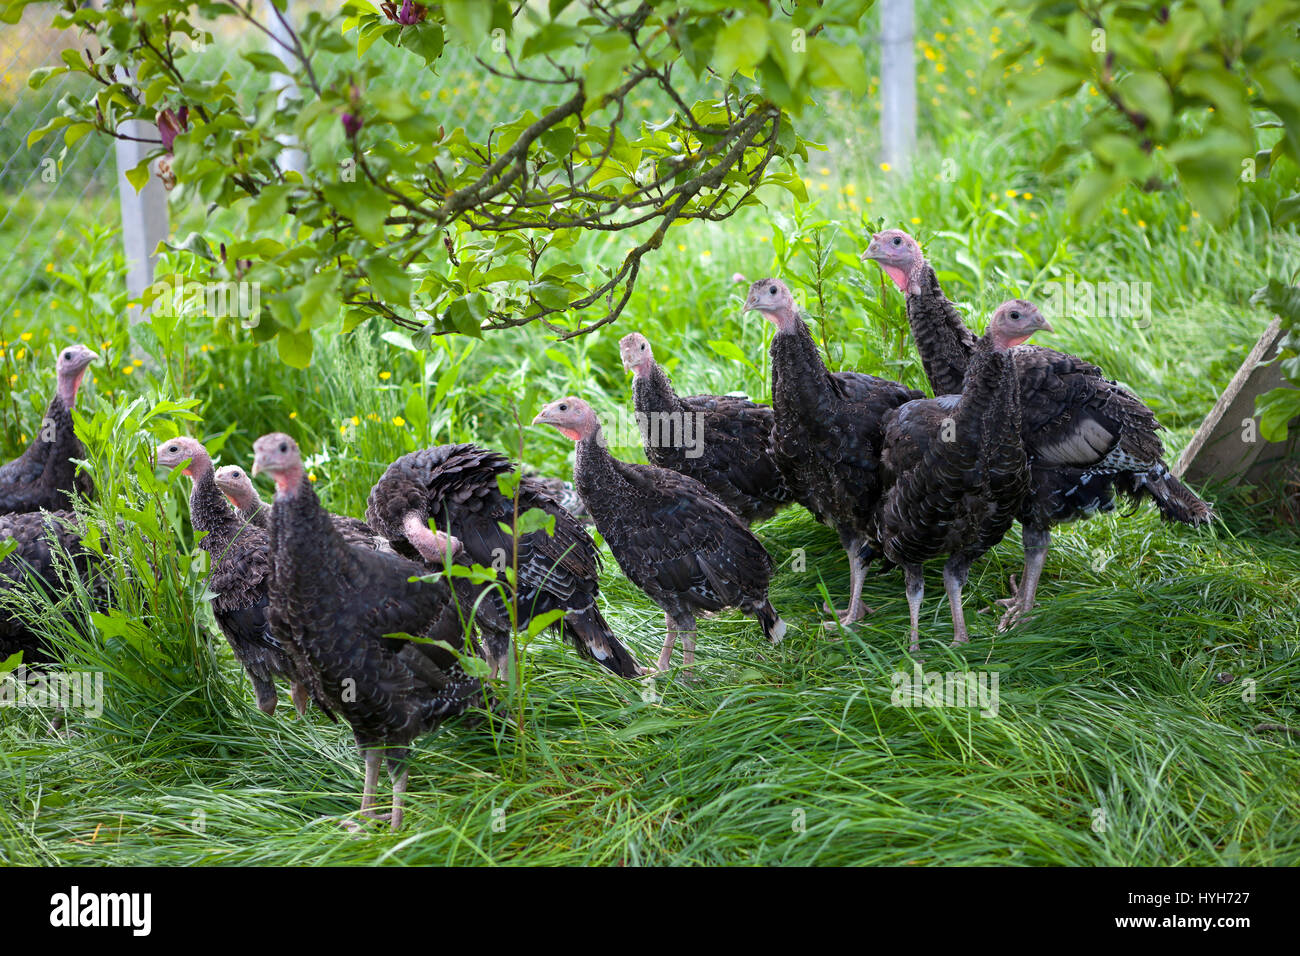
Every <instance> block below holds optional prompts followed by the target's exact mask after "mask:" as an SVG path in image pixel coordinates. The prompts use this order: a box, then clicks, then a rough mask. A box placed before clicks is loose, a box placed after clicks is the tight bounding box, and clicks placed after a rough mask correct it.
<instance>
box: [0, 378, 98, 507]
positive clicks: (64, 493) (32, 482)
mask: <svg viewBox="0 0 1300 956" xmlns="http://www.w3.org/2000/svg"><path fill="white" fill-rule="evenodd" d="M85 457H86V449H85V447H84V446H83V445H82V444H81V440H80V439H78V438H77V433H76V431H75V430H74V428H73V426H72V414H71V413H70V412H69V411H68V407H67V406H66V405H65V404H64V403H63V399H61V398H60V397H59V396H58V395H56V396H54V398H53V399H51V400H50V404H49V407H48V408H47V409H46V412H45V419H44V421H43V422H42V423H41V429H40V433H39V434H37V436H36V438H35V439H34V440H33V441H32V443H31V445H29V446H28V447H27V450H26V451H24V452H23V454H22V455H20V456H19V457H18V458H16V459H15V460H13V461H11V462H9V463H8V464H6V465H4V466H0V514H6V513H9V512H31V511H39V510H40V509H42V508H44V509H47V510H59V509H67V508H70V507H71V506H72V497H73V494H74V493H80V494H81V495H83V496H90V495H92V494H93V493H94V484H93V482H92V481H91V480H90V476H89V475H86V474H85V473H80V474H79V473H78V472H77V466H76V464H75V462H74V459H84V458H85Z"/></svg>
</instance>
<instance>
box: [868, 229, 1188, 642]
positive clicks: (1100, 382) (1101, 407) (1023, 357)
mask: <svg viewBox="0 0 1300 956" xmlns="http://www.w3.org/2000/svg"><path fill="white" fill-rule="evenodd" d="M864 258H869V259H873V260H875V261H876V262H877V263H879V264H880V265H881V267H882V268H884V269H885V271H886V272H887V273H888V274H889V275H890V277H891V278H892V279H893V280H894V281H895V283H897V284H898V286H899V288H900V289H901V290H902V291H903V292H904V294H905V295H906V296H907V316H908V322H909V324H910V325H911V327H912V334H913V336H914V337H915V339H916V343H917V349H918V351H919V352H920V354H921V360H922V363H923V364H924V366H925V370H926V375H927V376H928V377H929V379H930V384H931V386H932V387H933V388H934V390H935V394H936V395H938V394H946V393H951V392H956V391H960V388H961V385H960V383H961V381H962V379H963V377H964V376H965V374H966V368H967V364H968V362H969V357H970V354H971V346H972V343H973V342H974V341H975V339H974V336H973V335H972V334H971V333H970V331H969V330H968V329H966V328H965V325H964V324H962V323H961V321H960V315H959V313H958V312H957V309H956V307H955V306H954V305H953V304H952V303H951V302H949V301H948V299H947V297H946V296H945V295H944V294H943V289H942V288H941V287H940V285H939V281H938V279H937V278H935V275H934V270H933V269H931V268H930V266H929V264H928V263H927V262H926V261H925V258H924V257H923V256H922V255H921V249H920V247H919V246H918V245H917V244H916V241H915V240H914V239H912V237H911V236H908V235H907V233H905V232H902V231H901V230H896V229H894V230H888V231H886V232H883V233H880V234H879V235H877V236H874V237H873V238H872V241H871V244H870V245H869V246H868V248H867V251H866V252H865V253H864ZM1014 356H1015V362H1016V368H1017V371H1018V373H1019V378H1020V403H1021V410H1022V423H1023V437H1024V442H1025V450H1026V452H1027V454H1028V456H1029V467H1030V493H1029V495H1028V496H1027V497H1026V499H1025V507H1024V509H1023V510H1022V512H1021V514H1020V515H1019V516H1018V517H1019V519H1020V521H1021V524H1022V525H1023V527H1024V544H1025V569H1024V575H1023V578H1022V580H1021V582H1020V586H1019V588H1018V589H1015V583H1014V581H1013V596H1012V598H1011V599H1010V600H1008V601H1004V602H1002V603H1005V604H1008V605H1009V607H1008V610H1007V613H1006V615H1004V617H1003V619H1002V626H1003V627H1004V628H1005V627H1010V626H1011V625H1013V624H1015V623H1016V622H1017V621H1018V620H1020V619H1021V618H1023V617H1024V616H1025V615H1027V614H1028V613H1029V611H1030V610H1031V609H1032V608H1033V606H1034V597H1035V594H1036V593H1037V590H1038V581H1039V578H1040V577H1041V575H1042V570H1043V563H1044V561H1045V560H1046V557H1047V549H1048V546H1049V545H1050V543H1051V529H1052V526H1053V525H1056V524H1060V523H1062V522H1066V521H1074V520H1076V519H1079V518H1087V517H1090V516H1092V515H1093V514H1096V513H1097V512H1100V511H1111V510H1113V509H1114V507H1115V495H1116V493H1118V494H1121V495H1123V496H1125V497H1127V498H1129V499H1130V500H1132V501H1133V502H1134V503H1135V504H1136V503H1139V502H1140V501H1141V500H1142V499H1143V498H1150V499H1151V500H1152V501H1153V502H1154V503H1155V506H1156V508H1157V509H1159V511H1160V515H1161V517H1163V518H1164V519H1165V520H1167V521H1179V522H1183V523H1185V524H1191V525H1196V524H1200V523H1202V522H1205V521H1208V520H1209V519H1210V518H1211V517H1212V515H1213V512H1212V509H1211V507H1210V505H1209V504H1208V503H1206V502H1205V501H1203V500H1202V499H1201V498H1200V497H1198V496H1197V495H1196V493H1195V492H1193V491H1192V490H1191V489H1190V488H1188V487H1187V486H1186V485H1184V484H1183V483H1182V482H1180V481H1179V480H1178V479H1177V478H1175V477H1174V476H1173V475H1172V474H1170V472H1169V468H1168V466H1167V465H1166V464H1165V461H1164V446H1163V444H1162V443H1161V441H1160V437H1159V434H1158V432H1159V430H1160V428H1161V426H1160V423H1159V422H1157V421H1156V417H1155V415H1154V414H1153V413H1152V411H1151V410H1150V409H1149V408H1147V407H1146V406H1145V405H1144V404H1142V402H1141V401H1140V400H1139V399H1138V398H1137V397H1136V396H1134V395H1133V394H1132V393H1131V392H1129V391H1127V390H1126V389H1124V388H1121V387H1120V386H1119V385H1117V384H1116V383H1114V382H1112V381H1109V380H1107V379H1106V377H1105V375H1104V374H1103V372H1102V370H1101V369H1099V368H1098V367H1097V366H1095V365H1092V364H1091V363H1089V362H1085V361H1083V360H1082V359H1079V358H1076V357H1075V356H1073V355H1067V354H1064V353H1061V352H1057V351H1054V350H1052V349H1048V348H1043V347H1041V346H1035V345H1020V346H1018V347H1016V348H1015V349H1014ZM954 383H956V384H954Z"/></svg>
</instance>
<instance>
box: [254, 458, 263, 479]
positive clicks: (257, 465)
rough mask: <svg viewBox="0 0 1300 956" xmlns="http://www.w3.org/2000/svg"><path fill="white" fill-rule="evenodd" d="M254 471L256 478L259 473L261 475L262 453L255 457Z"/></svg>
mask: <svg viewBox="0 0 1300 956" xmlns="http://www.w3.org/2000/svg"><path fill="white" fill-rule="evenodd" d="M252 472H253V477H254V478H256V477H257V476H258V475H260V474H261V473H262V456H261V455H257V456H255V457H254V458H253V468H252Z"/></svg>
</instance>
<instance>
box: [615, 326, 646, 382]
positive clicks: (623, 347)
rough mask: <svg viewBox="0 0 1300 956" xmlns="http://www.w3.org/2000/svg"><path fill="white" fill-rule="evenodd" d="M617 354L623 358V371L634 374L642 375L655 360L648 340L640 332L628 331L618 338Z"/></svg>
mask: <svg viewBox="0 0 1300 956" xmlns="http://www.w3.org/2000/svg"><path fill="white" fill-rule="evenodd" d="M618 354H619V355H620V356H621V357H622V359H623V371H625V372H633V373H635V374H636V375H644V374H645V373H646V372H648V371H649V370H650V367H651V366H652V365H654V361H655V353H654V350H653V349H652V348H650V342H649V341H648V340H647V339H646V337H645V336H644V335H642V334H641V333H640V332H629V333H628V334H627V335H625V336H623V337H622V338H621V339H619V342H618Z"/></svg>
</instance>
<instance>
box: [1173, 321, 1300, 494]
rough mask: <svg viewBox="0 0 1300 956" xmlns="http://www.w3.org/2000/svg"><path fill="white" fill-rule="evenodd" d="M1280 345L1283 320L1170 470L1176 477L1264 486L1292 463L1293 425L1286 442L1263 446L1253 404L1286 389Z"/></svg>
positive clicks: (1255, 350) (1271, 329) (1266, 335)
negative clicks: (1260, 397) (1279, 362)
mask: <svg viewBox="0 0 1300 956" xmlns="http://www.w3.org/2000/svg"><path fill="white" fill-rule="evenodd" d="M1281 340H1282V320H1281V319H1276V318H1275V319H1274V320H1273V321H1272V322H1271V323H1270V324H1269V326H1268V328H1267V329H1265V330H1264V334H1263V335H1261V336H1260V337H1259V341H1257V342H1256V343H1255V347H1254V348H1252V349H1251V350H1250V354H1249V355H1247V356H1246V360H1245V361H1244V362H1242V363H1241V368H1239V369H1237V374H1236V375H1234V376H1233V377H1232V381H1231V382H1229V383H1228V387H1227V388H1225V389H1224V390H1223V394H1222V395H1220V396H1219V400H1218V401H1216V402H1215V403H1214V407H1213V408H1212V409H1210V413H1209V414H1208V415H1206V416H1205V421H1203V422H1201V427H1200V428H1198V429H1197V430H1196V434H1195V435H1193V436H1192V440H1191V441H1190V442H1188V444H1187V447H1186V448H1184V449H1183V453H1182V454H1181V455H1180V456H1179V458H1178V462H1177V463H1176V464H1175V465H1174V467H1173V473H1174V475H1175V477H1178V478H1186V479H1187V480H1188V481H1192V482H1197V483H1199V482H1202V481H1209V480H1214V481H1222V482H1224V483H1226V484H1228V485H1236V484H1239V483H1241V482H1245V483H1246V484H1251V485H1259V484H1267V483H1269V482H1271V481H1273V480H1275V479H1276V478H1277V476H1278V474H1279V473H1280V471H1281V469H1283V467H1284V465H1285V463H1286V462H1287V461H1295V460H1296V459H1295V447H1294V444H1295V441H1294V439H1295V434H1296V423H1295V422H1292V425H1291V440H1290V441H1281V442H1267V441H1265V440H1264V439H1263V437H1262V436H1261V435H1260V434H1259V420H1258V418H1257V417H1256V415H1255V399H1256V398H1257V397H1258V396H1260V395H1263V394H1264V393H1265V392H1268V391H1271V390H1272V389H1274V388H1276V387H1278V386H1279V385H1283V384H1285V379H1284V377H1283V375H1282V370H1281V368H1279V367H1278V364H1277V363H1276V362H1274V361H1273V359H1275V358H1276V357H1277V353H1278V346H1279V344H1280V343H1281Z"/></svg>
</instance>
